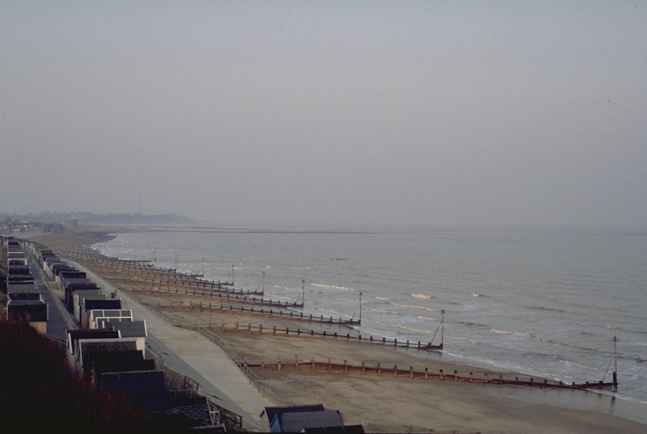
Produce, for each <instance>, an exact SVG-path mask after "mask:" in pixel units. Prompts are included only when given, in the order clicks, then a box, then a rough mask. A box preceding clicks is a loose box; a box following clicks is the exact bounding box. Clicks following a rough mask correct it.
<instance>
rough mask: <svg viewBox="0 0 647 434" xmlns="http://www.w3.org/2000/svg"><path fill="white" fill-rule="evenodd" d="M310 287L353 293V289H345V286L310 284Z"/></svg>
mask: <svg viewBox="0 0 647 434" xmlns="http://www.w3.org/2000/svg"><path fill="white" fill-rule="evenodd" d="M310 285H312V286H314V287H317V288H325V289H335V290H337V291H355V289H353V288H347V287H345V286H337V285H329V284H326V283H311V284H310Z"/></svg>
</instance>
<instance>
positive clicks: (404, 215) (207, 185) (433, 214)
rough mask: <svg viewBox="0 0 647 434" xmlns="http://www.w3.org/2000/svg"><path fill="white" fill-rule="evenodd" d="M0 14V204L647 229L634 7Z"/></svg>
mask: <svg viewBox="0 0 647 434" xmlns="http://www.w3.org/2000/svg"><path fill="white" fill-rule="evenodd" d="M89 3H91V2H87V1H78V2H65V1H61V2H52V1H42V2H35V1H33V2H29V1H24V0H21V1H11V2H10V1H6V0H0V6H1V9H0V54H1V55H2V67H1V68H0V147H1V149H0V150H1V152H0V158H1V160H2V167H1V169H0V211H13V210H17V211H19V212H20V211H38V210H44V209H56V210H65V209H82V210H91V211H135V210H136V209H137V202H138V200H137V197H138V195H139V194H140V193H141V195H142V198H143V207H144V211H148V212H158V211H173V212H179V213H184V214H187V215H190V216H193V217H198V218H204V219H209V220H212V221H221V222H238V221H239V222H263V221H281V222H315V223H318V222H329V223H347V222H350V223H363V222H368V223H437V224H445V223H459V224H479V223H485V224H491V223H566V224H578V223H582V224H643V223H644V222H646V221H647V200H646V197H647V2H646V1H643V0H636V1H633V2H625V1H618V0H615V1H608V2H595V1H589V0H586V1H579V2H567V1H554V2H548V1H533V2H520V1H510V2H485V1H483V2H467V1H465V2H454V1H451V2H449V1H431V0H429V1H388V2H386V1H385V2H381V1H376V0H372V1H359V0H358V1H331V0H326V1H293V2H287V1H276V2H274V1H258V2H245V1H218V0H210V1H198V0H196V1H167V2H162V1H151V2H136V1H110V2H93V3H95V4H96V5H95V6H89Z"/></svg>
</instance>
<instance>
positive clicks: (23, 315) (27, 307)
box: [7, 299, 48, 334]
mask: <svg viewBox="0 0 647 434" xmlns="http://www.w3.org/2000/svg"><path fill="white" fill-rule="evenodd" d="M7 319H8V320H9V321H26V322H28V323H29V325H30V326H32V327H33V328H35V329H36V331H38V332H39V333H42V334H45V333H47V319H48V309H47V303H45V302H44V301H43V300H42V299H38V300H16V299H12V300H9V301H8V302H7Z"/></svg>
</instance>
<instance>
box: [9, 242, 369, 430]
mask: <svg viewBox="0 0 647 434" xmlns="http://www.w3.org/2000/svg"><path fill="white" fill-rule="evenodd" d="M0 257H1V259H2V261H3V262H2V263H3V264H4V265H5V266H4V267H3V268H4V270H5V275H6V278H5V281H6V285H5V286H6V298H7V307H6V309H7V318H8V319H9V320H10V321H26V322H28V323H29V324H30V325H31V326H32V327H34V328H35V329H36V330H37V331H39V332H40V333H43V334H46V333H47V320H48V305H47V303H46V302H45V300H44V299H43V296H42V294H41V292H40V288H39V287H37V285H36V284H35V279H34V276H33V275H32V270H31V269H30V265H29V264H30V261H29V259H28V257H31V258H33V261H32V262H31V263H32V264H37V266H38V267H39V268H40V269H41V270H42V272H43V279H44V280H45V281H46V282H45V284H46V285H47V286H50V288H53V289H55V290H58V291H59V292H60V294H61V296H62V299H63V304H64V306H65V308H66V309H67V310H68V311H69V314H70V316H71V317H72V318H73V320H74V323H75V327H68V328H67V330H66V339H65V342H64V343H63V342H61V345H64V346H65V351H66V354H67V357H68V360H69V362H70V365H71V366H73V367H74V369H76V370H77V371H78V373H79V374H80V376H81V377H82V378H84V379H85V380H86V381H88V382H91V383H92V384H94V386H95V387H96V389H97V390H98V391H99V392H103V393H109V394H112V395H115V396H123V397H127V398H128V399H129V400H133V401H134V402H135V403H136V404H137V405H138V406H139V407H140V408H142V409H144V410H147V411H150V412H153V413H157V414H164V415H171V416H172V417H175V418H176V419H177V418H182V420H183V421H186V425H187V426H189V427H191V428H197V429H201V430H203V429H208V431H209V432H214V431H221V432H226V431H228V430H235V431H239V430H241V429H242V418H241V417H240V416H239V415H237V414H235V413H233V412H231V411H229V410H226V409H224V408H222V407H221V406H219V405H217V404H216V403H215V402H214V401H213V400H212V399H210V398H206V397H204V396H202V395H200V394H198V393H197V388H196V383H195V382H192V381H187V380H190V379H188V378H186V377H185V378H184V381H183V382H180V383H181V386H180V387H178V385H177V383H178V382H177V378H175V379H174V384H173V385H171V381H169V374H170V372H169V371H168V370H162V369H159V367H158V366H157V363H156V360H155V358H154V357H152V355H151V354H148V353H150V352H151V351H148V352H147V345H146V340H147V338H148V329H147V324H146V322H145V321H143V320H137V319H135V318H134V316H133V312H132V310H130V309H127V308H125V306H123V305H122V301H121V300H120V299H119V298H118V297H117V294H114V293H107V292H106V291H105V290H104V289H102V288H100V287H99V285H97V284H96V283H95V282H94V281H92V280H91V279H89V278H88V276H87V274H86V273H85V272H84V271H81V270H79V269H78V268H76V267H75V266H74V265H72V264H71V263H69V262H67V261H65V260H63V259H62V258H60V257H59V256H57V255H56V254H55V253H54V252H53V251H52V250H49V249H47V248H45V247H44V246H41V245H38V244H36V243H31V242H24V241H19V240H16V239H14V238H6V239H3V240H2V249H0ZM34 266H36V265H34ZM261 416H265V417H266V418H267V423H268V428H269V431H271V432H315V433H316V432H328V431H330V430H332V431H335V432H347V433H363V432H364V430H363V427H362V426H361V425H345V424H344V420H343V417H342V414H341V412H340V411H338V410H330V409H326V408H324V406H323V405H321V404H316V405H296V406H286V407H267V408H266V409H265V411H264V412H263V414H262V415H261Z"/></svg>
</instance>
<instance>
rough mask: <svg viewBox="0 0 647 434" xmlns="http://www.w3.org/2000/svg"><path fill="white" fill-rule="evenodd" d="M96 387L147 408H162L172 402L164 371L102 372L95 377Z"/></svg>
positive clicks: (165, 407)
mask: <svg viewBox="0 0 647 434" xmlns="http://www.w3.org/2000/svg"><path fill="white" fill-rule="evenodd" d="M97 389H98V390H99V391H101V392H104V393H110V394H114V395H120V396H125V397H128V398H129V399H132V400H133V401H134V402H136V403H137V404H139V405H141V406H142V407H144V408H145V409H147V410H157V411H159V410H164V409H167V408H169V407H170V406H171V403H172V401H171V396H170V394H169V392H168V391H167V389H166V383H165V381H164V373H163V372H162V371H159V370H152V371H128V372H104V373H102V374H100V375H99V377H98V378H97Z"/></svg>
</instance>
